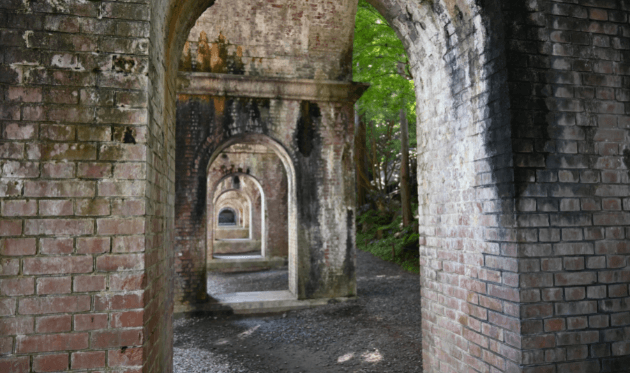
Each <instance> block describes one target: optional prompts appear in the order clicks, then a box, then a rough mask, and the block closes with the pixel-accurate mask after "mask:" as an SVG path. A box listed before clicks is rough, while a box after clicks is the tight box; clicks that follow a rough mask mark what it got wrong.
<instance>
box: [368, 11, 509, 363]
mask: <svg viewBox="0 0 630 373" xmlns="http://www.w3.org/2000/svg"><path fill="white" fill-rule="evenodd" d="M373 3H374V4H375V6H377V9H379V10H380V11H381V12H382V13H383V14H384V15H385V16H386V17H387V18H388V19H389V20H390V23H391V24H392V25H393V26H394V28H395V29H396V30H397V32H398V34H399V36H400V37H401V39H402V40H403V43H404V44H405V46H406V48H407V51H408V54H409V57H410V60H411V62H412V71H413V75H414V77H415V82H416V88H417V89H416V96H417V105H418V106H417V108H418V110H417V112H418V123H419V124H418V149H419V154H418V178H419V180H418V183H419V202H420V210H419V215H420V234H421V239H420V244H421V249H420V261H421V281H422V330H423V366H424V371H425V372H463V371H470V372H473V371H479V372H488V371H494V372H508V371H509V372H514V371H518V370H519V364H520V362H521V359H520V347H521V345H520V325H519V294H518V269H517V268H516V267H506V266H501V267H497V263H500V262H502V260H503V259H504V257H505V256H506V255H509V253H508V252H507V251H506V250H507V249H508V247H509V241H510V240H511V238H510V237H511V235H512V234H513V233H512V232H513V225H514V224H513V222H512V216H513V212H514V211H513V207H512V206H513V200H512V198H513V171H512V147H511V141H510V137H511V127H510V112H509V101H508V97H509V96H508V86H507V66H506V59H505V53H504V45H505V42H506V41H505V38H504V36H505V35H504V30H503V15H502V13H501V6H502V5H501V4H503V3H504V2H492V1H487V2H473V1H457V2H456V1H435V2H433V3H432V4H431V3H428V2H423V3H421V4H419V5H412V4H411V3H410V2H405V1H383V2H381V1H378V2H373Z"/></svg>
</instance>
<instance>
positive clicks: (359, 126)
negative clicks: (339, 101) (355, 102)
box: [354, 109, 369, 208]
mask: <svg viewBox="0 0 630 373" xmlns="http://www.w3.org/2000/svg"><path fill="white" fill-rule="evenodd" d="M354 123H355V127H356V131H357V133H356V135H355V137H354V164H355V165H356V173H357V175H356V178H357V207H358V208H361V207H363V206H364V205H365V204H366V203H367V193H368V189H369V185H367V180H368V176H367V167H368V166H367V149H366V144H367V137H366V136H367V135H366V128H365V121H363V120H362V118H361V117H359V114H358V111H357V110H356V109H355V113H354Z"/></svg>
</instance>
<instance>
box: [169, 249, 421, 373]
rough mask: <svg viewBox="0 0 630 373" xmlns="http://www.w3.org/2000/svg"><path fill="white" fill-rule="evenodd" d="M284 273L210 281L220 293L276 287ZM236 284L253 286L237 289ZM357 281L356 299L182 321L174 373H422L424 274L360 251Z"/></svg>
mask: <svg viewBox="0 0 630 373" xmlns="http://www.w3.org/2000/svg"><path fill="white" fill-rule="evenodd" d="M239 276H243V277H239ZM283 276H285V272H282V271H275V272H274V271H270V272H259V273H251V274H239V275H234V274H232V275H230V276H225V275H218V276H217V277H214V278H213V279H212V281H214V282H213V283H214V284H217V285H221V287H220V289H221V292H222V291H226V290H228V289H229V290H230V291H234V290H239V291H253V290H259V289H258V288H256V286H259V284H261V283H263V282H264V281H261V279H267V280H269V281H271V282H273V283H278V281H281V280H282V279H283V278H284V277H283ZM270 279H274V280H270ZM279 279H280V280H279ZM235 280H242V283H243V284H249V285H244V286H245V289H240V288H235V287H234V285H233V284H234V283H235ZM357 283H358V294H359V296H358V297H357V298H356V299H352V300H349V301H346V302H341V303H331V304H328V305H326V306H322V307H317V308H312V309H307V310H300V311H290V312H287V313H283V314H274V315H266V316H249V317H242V316H226V317H213V316H205V317H192V318H182V319H178V320H176V321H175V343H174V355H175V356H174V367H175V372H176V373H193V372H212V373H233V372H246V373H254V372H255V373H272V372H273V373H275V372H296V373H297V372H304V373H315V372H318V373H319V372H366V373H367V372H379V373H386V372H392V373H393V372H401V373H408V372H421V371H422V368H421V367H422V357H421V344H422V337H421V325H420V283H419V278H418V275H414V274H410V273H406V272H404V271H402V270H401V269H400V268H399V267H397V266H396V265H393V264H391V263H388V262H384V261H382V260H380V259H378V258H375V257H374V256H372V255H371V254H368V253H364V252H359V253H358V256H357ZM251 284H257V285H251ZM251 286H254V288H252V287H251Z"/></svg>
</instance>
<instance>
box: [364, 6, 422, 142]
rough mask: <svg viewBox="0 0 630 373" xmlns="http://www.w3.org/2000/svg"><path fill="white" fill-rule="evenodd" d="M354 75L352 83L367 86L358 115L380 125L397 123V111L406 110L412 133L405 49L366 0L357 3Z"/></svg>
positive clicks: (412, 105)
mask: <svg viewBox="0 0 630 373" xmlns="http://www.w3.org/2000/svg"><path fill="white" fill-rule="evenodd" d="M353 74H354V80H355V81H358V82H364V83H369V84H370V88H369V89H368V90H367V92H365V94H364V95H363V97H362V98H361V99H360V100H359V102H358V107H359V112H360V113H361V114H363V115H364V117H365V119H366V120H368V121H370V120H373V121H375V122H377V123H379V124H382V123H385V122H386V121H390V120H394V121H396V122H397V121H398V116H399V112H400V109H401V108H402V107H405V111H406V113H407V117H408V118H409V119H410V122H411V123H410V127H413V128H410V130H411V131H410V132H414V133H415V131H414V130H415V126H414V125H413V123H414V118H415V102H416V100H415V93H414V85H413V80H410V78H411V76H410V74H409V60H408V58H407V56H406V53H405V48H404V47H403V44H402V42H401V41H400V39H398V37H397V36H396V33H395V32H394V30H393V29H392V28H391V27H390V26H389V25H388V24H387V22H386V21H385V19H384V18H383V17H382V16H381V15H380V14H379V13H378V12H377V11H376V10H375V9H374V8H373V7H372V6H371V5H369V4H368V3H367V2H366V1H365V0H360V1H359V7H358V11H357V16H356V27H355V35H354V55H353ZM377 128H378V127H377ZM410 138H412V139H415V136H410ZM412 142H415V141H413V140H412Z"/></svg>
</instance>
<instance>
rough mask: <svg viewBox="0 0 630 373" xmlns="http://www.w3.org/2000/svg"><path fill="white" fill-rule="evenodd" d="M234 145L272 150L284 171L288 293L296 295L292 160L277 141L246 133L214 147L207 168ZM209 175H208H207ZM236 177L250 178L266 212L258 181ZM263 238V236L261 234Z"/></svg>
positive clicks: (295, 208)
mask: <svg viewBox="0 0 630 373" xmlns="http://www.w3.org/2000/svg"><path fill="white" fill-rule="evenodd" d="M235 144H257V145H265V146H266V147H268V148H269V149H271V150H273V152H274V153H275V154H276V155H277V156H278V158H280V161H281V162H282V165H283V167H284V170H285V172H286V175H287V184H288V193H287V197H288V200H287V206H288V222H287V223H288V246H289V247H288V255H289V260H288V263H289V291H291V293H293V294H295V295H297V291H298V289H297V282H298V265H297V263H298V258H297V256H298V247H297V227H298V221H297V197H296V190H295V185H296V179H295V178H296V173H295V166H294V162H293V159H292V157H291V155H290V154H289V152H288V151H287V150H286V149H285V148H284V146H282V145H281V144H280V143H279V142H278V141H277V140H275V139H273V138H271V137H269V136H267V135H263V134H257V133H248V134H240V135H237V136H233V137H231V138H228V139H226V140H225V141H224V142H222V143H221V144H220V145H219V146H217V147H216V150H215V151H214V152H213V153H212V155H211V156H210V157H209V158H208V159H209V161H208V165H207V168H210V167H211V165H212V163H213V162H214V161H215V160H216V159H217V158H218V157H219V155H220V154H221V153H222V152H223V151H224V150H226V149H228V148H229V147H230V146H232V145H235ZM208 175H209V173H208ZM237 175H242V176H244V177H250V178H251V179H252V180H253V181H254V182H255V183H256V185H257V187H258V188H259V190H260V192H261V195H262V196H263V198H262V199H261V200H262V203H263V207H262V211H263V212H264V211H266V209H267V205H266V201H265V198H264V189H263V188H262V185H261V183H260V180H258V179H256V178H255V177H254V176H252V175H249V174H247V173H243V172H240V173H237ZM233 176H235V175H233V174H229V175H225V176H223V177H222V178H221V179H220V180H219V181H217V182H216V183H215V184H214V185H213V186H212V187H211V188H208V190H210V189H215V188H216V186H217V185H219V184H220V183H221V182H222V181H224V180H226V179H228V178H231V177H233ZM266 226H267V225H266V224H265V225H264V226H263V227H262V231H263V232H265V230H266ZM263 237H264V234H263ZM265 241H266V240H265V239H263V240H262V242H261V244H262V245H263V246H262V248H263V256H265V255H266V249H267V246H266V244H265V243H264V242H265Z"/></svg>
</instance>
